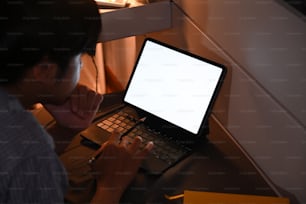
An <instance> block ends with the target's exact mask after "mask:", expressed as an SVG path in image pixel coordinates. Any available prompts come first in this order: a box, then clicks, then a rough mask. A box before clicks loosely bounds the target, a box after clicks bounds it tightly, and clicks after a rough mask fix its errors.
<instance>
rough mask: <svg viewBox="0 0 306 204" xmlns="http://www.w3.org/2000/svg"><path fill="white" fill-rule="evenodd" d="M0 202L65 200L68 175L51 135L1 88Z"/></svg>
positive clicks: (59, 201)
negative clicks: (56, 151)
mask: <svg viewBox="0 0 306 204" xmlns="http://www.w3.org/2000/svg"><path fill="white" fill-rule="evenodd" d="M0 128H1V129H0V152H1V153H0V203H63V202H64V194H65V189H66V187H67V178H66V173H65V170H64V168H63V166H62V164H61V163H60V161H59V159H58V157H57V155H56V153H55V152H54V148H53V147H54V144H53V140H52V138H51V137H50V136H49V135H48V133H47V132H46V131H45V130H44V129H43V128H42V127H41V126H40V124H39V123H38V122H37V121H36V119H35V118H34V117H33V115H32V114H31V113H30V112H28V111H26V110H25V109H24V108H23V107H22V106H21V104H20V103H19V101H18V100H17V99H16V98H15V97H14V96H9V95H8V94H7V93H6V92H4V91H3V90H2V89H0Z"/></svg>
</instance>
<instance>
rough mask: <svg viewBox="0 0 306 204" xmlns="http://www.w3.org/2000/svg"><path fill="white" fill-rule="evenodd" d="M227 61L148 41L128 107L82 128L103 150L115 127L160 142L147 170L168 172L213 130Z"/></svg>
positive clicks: (130, 87) (137, 65)
mask: <svg viewBox="0 0 306 204" xmlns="http://www.w3.org/2000/svg"><path fill="white" fill-rule="evenodd" d="M225 73H226V69H225V67H224V66H223V65H221V64H218V63H215V62H213V61H210V60H208V59H205V58H203V57H200V56H196V55H194V54H192V53H189V52H186V51H184V50H181V49H178V48H176V47H173V46H171V45H168V44H165V43H163V42H160V41H157V40H155V39H152V38H147V39H145V41H144V43H143V46H142V48H141V51H140V54H139V56H138V58H137V60H136V63H135V67H134V70H133V73H132V74H131V77H130V80H129V82H128V85H127V88H126V91H125V94H124V97H123V105H122V106H120V107H119V108H118V109H116V110H114V111H111V112H110V113H109V114H107V115H106V116H104V117H103V118H101V119H99V120H98V121H96V122H94V123H93V124H92V125H91V126H90V127H89V128H88V129H86V130H84V131H83V132H81V136H82V137H83V140H82V142H83V144H85V145H88V144H90V145H89V146H91V147H96V148H98V147H99V146H100V145H101V144H102V143H104V142H105V141H107V139H108V137H109V136H110V134H111V132H112V131H114V130H115V129H116V130H118V131H120V132H121V133H122V134H124V135H125V137H128V138H130V139H131V140H132V139H133V138H134V137H135V136H137V135H139V136H141V137H142V138H143V145H145V144H146V143H147V142H148V141H153V142H154V148H153V151H152V152H151V153H150V155H149V156H148V158H147V159H146V160H145V161H144V162H143V164H142V169H144V170H146V171H147V172H148V173H151V174H162V173H163V172H165V171H166V170H167V169H169V168H170V167H172V166H174V165H175V164H176V163H178V162H179V161H181V160H182V159H183V158H185V157H186V156H187V155H189V154H190V153H191V152H192V151H193V149H194V146H195V145H196V144H197V143H198V141H199V140H204V139H203V138H205V137H206V134H207V132H208V125H207V124H208V122H207V120H208V117H209V114H210V112H211V109H212V105H213V102H214V100H215V98H216V96H217V93H218V91H219V89H220V86H221V84H222V81H223V79H224V76H225Z"/></svg>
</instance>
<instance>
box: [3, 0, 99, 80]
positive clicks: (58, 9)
mask: <svg viewBox="0 0 306 204" xmlns="http://www.w3.org/2000/svg"><path fill="white" fill-rule="evenodd" d="M0 28H1V31H0V84H11V83H15V82H16V81H18V80H20V79H21V78H22V76H23V75H24V73H25V71H26V70H27V69H28V68H30V67H31V66H33V65H35V64H37V63H39V61H40V60H41V59H42V58H43V57H46V56H47V57H48V59H49V60H51V61H53V62H55V63H57V64H58V65H59V67H60V68H61V69H63V70H62V71H63V72H64V71H65V70H64V69H65V68H66V67H67V64H68V62H69V60H70V58H71V57H73V56H75V55H77V54H80V53H84V52H88V53H89V54H91V55H92V54H94V51H95V44H96V41H97V37H98V34H99V32H100V29H101V22H100V15H99V13H98V9H97V7H96V4H95V2H94V1H93V0H23V1H21V0H17V1H16V0H6V1H1V3H0Z"/></svg>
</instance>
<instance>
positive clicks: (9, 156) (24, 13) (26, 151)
mask: <svg viewBox="0 0 306 204" xmlns="http://www.w3.org/2000/svg"><path fill="white" fill-rule="evenodd" d="M0 27H1V31H0V58H1V59H0V99H1V100H0V127H1V131H0V149H1V154H0V174H1V177H0V203H62V202H64V195H65V190H66V188H67V178H66V174H65V170H64V168H63V167H62V165H61V163H60V162H59V160H58V158H57V155H56V154H55V152H54V150H53V141H52V140H51V138H50V136H49V135H48V134H47V133H46V131H45V130H44V129H42V128H41V126H40V125H39V124H38V122H37V121H36V120H35V119H34V117H33V116H32V115H31V113H30V112H28V111H27V109H29V108H31V107H32V106H33V105H34V104H36V103H42V104H43V105H45V106H46V108H47V109H48V110H49V111H50V112H51V114H52V115H53V116H54V117H55V119H57V121H58V122H59V124H61V125H65V126H68V127H81V128H85V127H86V126H87V125H88V124H89V123H90V121H91V120H92V119H93V116H94V114H95V111H96V110H97V107H98V106H99V104H100V102H101V100H102V96H101V95H99V94H97V93H95V92H93V91H91V90H88V89H87V88H86V87H84V86H81V85H77V84H78V80H79V72H80V69H81V61H80V56H81V54H82V53H84V52H87V53H89V54H93V53H94V47H95V42H96V40H97V36H98V34H99V31H100V16H99V13H98V11H97V8H96V5H95V3H94V2H93V1H90V0H77V1H76V0H74V1H69V0H53V1H39V0H25V1H15V0H14V1H13V0H11V1H10V0H8V1H1V3H0ZM84 96H85V97H84ZM63 110H65V111H63ZM119 141H120V140H119V134H118V133H114V134H113V135H112V136H111V137H110V139H109V141H108V142H106V143H105V144H104V145H102V147H101V149H99V150H98V152H97V153H96V155H100V157H99V158H97V159H96V161H95V162H94V163H93V164H92V168H93V172H95V174H96V178H97V182H96V183H97V188H96V189H97V190H96V193H95V195H94V197H93V199H92V203H107V204H109V203H118V202H119V200H120V197H121V195H122V194H123V192H124V190H125V189H126V187H127V186H128V185H129V183H130V182H131V180H132V179H133V177H134V175H135V174H136V172H137V169H138V168H139V165H140V163H141V161H142V159H143V158H144V157H145V156H146V154H147V153H148V152H149V151H150V150H151V149H152V147H153V144H152V143H151V142H150V143H148V144H147V146H146V147H145V148H144V149H143V150H141V151H140V150H139V146H140V143H141V138H140V137H137V138H136V139H135V140H134V141H133V143H132V144H130V145H128V142H126V141H125V140H123V141H121V142H119ZM108 158H115V159H111V160H110V159H108ZM123 171H124V172H125V173H123V174H120V172H123Z"/></svg>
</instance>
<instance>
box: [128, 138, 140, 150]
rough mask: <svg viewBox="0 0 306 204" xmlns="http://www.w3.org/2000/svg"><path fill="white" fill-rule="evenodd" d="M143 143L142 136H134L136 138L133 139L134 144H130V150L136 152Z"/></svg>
mask: <svg viewBox="0 0 306 204" xmlns="http://www.w3.org/2000/svg"><path fill="white" fill-rule="evenodd" d="M141 143H142V138H141V137H139V136H137V137H135V138H134V140H133V141H132V144H131V145H130V146H129V149H130V151H131V152H132V153H133V152H136V151H137V150H138V149H139V146H140V144H141Z"/></svg>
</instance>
